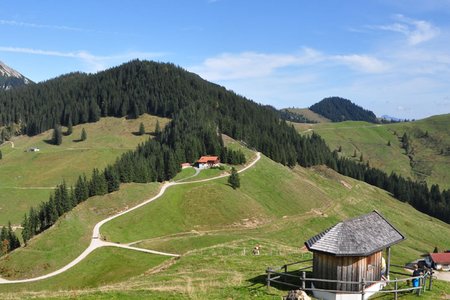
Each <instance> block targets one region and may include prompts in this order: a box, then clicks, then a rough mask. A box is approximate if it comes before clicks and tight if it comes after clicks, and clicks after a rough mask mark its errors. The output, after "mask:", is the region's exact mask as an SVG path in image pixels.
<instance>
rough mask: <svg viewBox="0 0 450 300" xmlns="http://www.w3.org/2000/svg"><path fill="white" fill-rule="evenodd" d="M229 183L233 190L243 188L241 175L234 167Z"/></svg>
mask: <svg viewBox="0 0 450 300" xmlns="http://www.w3.org/2000/svg"><path fill="white" fill-rule="evenodd" d="M228 183H229V184H230V185H231V187H232V188H233V189H237V188H238V187H240V186H241V180H240V178H239V173H238V172H237V171H236V169H235V168H234V167H233V168H231V175H230V177H228Z"/></svg>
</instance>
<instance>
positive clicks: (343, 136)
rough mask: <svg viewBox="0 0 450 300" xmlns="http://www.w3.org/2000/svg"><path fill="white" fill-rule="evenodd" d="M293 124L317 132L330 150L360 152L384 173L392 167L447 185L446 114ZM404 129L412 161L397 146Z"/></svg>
mask: <svg viewBox="0 0 450 300" xmlns="http://www.w3.org/2000/svg"><path fill="white" fill-rule="evenodd" d="M294 126H295V127H296V128H297V130H298V131H299V132H300V133H302V134H308V133H310V132H311V131H314V132H316V133H318V134H319V135H320V136H322V137H323V138H324V139H325V141H326V142H327V144H328V146H329V147H330V149H332V150H334V149H336V150H337V149H339V147H342V152H341V155H344V156H346V157H352V158H353V159H355V160H358V161H359V159H360V156H361V154H362V155H363V160H364V161H369V164H370V165H371V166H372V167H376V168H379V169H382V170H384V171H385V172H387V173H388V174H389V173H390V172H392V171H395V172H396V173H398V174H401V175H403V176H404V177H410V178H412V179H415V180H420V181H421V180H425V181H426V182H427V183H428V184H430V185H431V184H439V186H440V187H441V188H446V189H448V188H450V154H449V155H442V154H441V150H444V151H445V149H449V147H450V115H439V116H433V117H430V118H427V119H423V120H419V121H414V122H403V123H394V124H371V123H366V122H356V121H347V122H340V123H321V124H294ZM405 132H406V133H407V134H408V136H409V137H410V140H411V141H412V146H413V149H414V151H413V155H412V157H413V161H411V160H410V158H409V157H408V156H407V155H406V154H405V150H404V149H403V148H401V141H400V138H401V137H402V135H403V134H404V133H405ZM426 132H428V136H427V137H426V136H425V134H426ZM388 142H390V143H391V146H388ZM355 151H356V157H354V153H355Z"/></svg>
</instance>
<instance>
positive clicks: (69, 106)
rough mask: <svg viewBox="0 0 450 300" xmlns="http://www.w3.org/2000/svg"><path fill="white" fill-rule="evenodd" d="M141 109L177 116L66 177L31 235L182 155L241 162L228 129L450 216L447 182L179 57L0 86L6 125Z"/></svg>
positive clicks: (161, 172) (162, 175) (161, 176)
mask: <svg viewBox="0 0 450 300" xmlns="http://www.w3.org/2000/svg"><path fill="white" fill-rule="evenodd" d="M347 101H348V100H347ZM142 113H150V114H154V115H157V116H162V117H170V118H171V119H172V121H171V122H170V123H169V124H168V125H167V126H166V127H165V128H164V129H163V130H159V129H157V130H155V137H154V139H151V140H148V141H147V142H145V143H143V144H141V145H140V146H138V147H137V149H136V150H134V151H129V152H127V153H125V154H123V155H122V156H121V157H120V158H118V159H117V161H116V162H115V163H114V164H113V165H110V166H108V167H107V168H106V169H105V170H97V169H94V170H93V172H92V176H91V177H90V179H87V178H86V177H85V176H80V178H79V180H78V181H77V183H76V184H75V186H74V187H67V186H66V184H65V183H62V184H61V185H59V186H58V187H57V188H56V190H55V192H54V194H53V195H52V196H51V197H50V199H49V200H48V201H47V202H46V203H43V204H42V205H41V206H40V207H39V208H33V209H31V210H30V212H29V213H28V214H27V215H26V216H25V218H24V221H23V224H22V225H23V227H24V230H23V237H24V241H27V240H28V239H29V238H31V237H32V236H33V235H35V234H37V233H39V232H41V231H43V230H45V229H46V228H48V227H50V226H51V225H52V224H54V223H55V221H56V220H57V218H58V217H59V216H61V215H62V214H64V213H65V212H67V211H69V210H70V209H72V208H73V207H74V206H76V205H77V204H78V203H80V202H82V201H85V200H86V199H87V198H89V197H90V196H94V195H102V194H105V193H108V192H112V191H115V190H117V189H118V188H119V184H120V183H121V182H123V183H124V182H152V181H164V180H169V179H171V178H173V177H174V176H175V175H176V173H177V172H178V171H179V170H180V163H182V162H194V161H195V160H196V159H198V157H199V156H200V155H204V154H210V155H213V154H215V155H220V157H221V159H222V162H225V163H227V162H228V163H232V164H233V163H234V164H238V163H242V162H243V160H242V159H243V154H242V153H239V152H236V151H232V150H230V149H226V148H225V147H224V145H223V141H222V138H221V134H222V133H224V134H227V135H229V136H231V137H232V138H234V139H236V140H239V141H242V142H243V143H245V144H246V145H247V146H248V147H249V148H253V149H256V150H258V151H261V152H262V153H264V154H265V155H267V156H268V157H270V158H271V159H272V160H274V161H276V162H279V163H281V164H283V165H286V166H289V167H293V166H295V165H296V164H300V165H301V166H304V167H310V166H315V165H327V166H328V167H330V168H332V169H334V170H336V171H338V172H339V173H341V174H344V175H347V176H350V177H353V178H356V179H359V180H364V181H366V182H368V183H370V184H373V185H375V186H378V187H380V188H383V189H385V190H387V191H389V192H391V193H392V194H393V195H394V197H396V198H397V199H399V200H400V201H405V202H409V203H410V204H411V205H413V206H414V207H415V208H417V209H419V210H421V211H423V212H425V213H428V214H430V215H432V216H435V217H437V218H439V219H441V220H444V221H446V222H449V223H450V191H443V192H441V191H440V190H439V186H432V187H431V189H429V188H428V187H427V185H426V184H424V183H418V182H414V181H412V180H410V179H405V178H403V177H401V176H398V175H396V174H391V175H387V174H386V173H384V172H383V171H380V170H377V169H374V168H371V167H370V166H368V165H367V164H364V163H359V162H355V161H353V160H349V159H346V158H339V157H338V154H337V152H336V151H334V152H332V151H330V149H329V148H328V147H327V145H326V144H325V141H324V140H323V139H322V138H321V137H320V136H318V135H317V134H314V133H313V134H312V135H304V136H302V135H299V134H298V133H297V132H296V130H295V129H294V128H293V127H292V126H289V125H288V124H287V123H286V122H285V121H284V120H282V119H280V114H279V113H278V111H276V110H275V109H273V108H271V107H267V106H263V105H259V104H256V103H255V102H253V101H250V100H248V99H245V98H244V97H241V96H239V95H236V94H234V93H233V92H230V91H227V90H226V89H225V88H223V87H220V86H218V85H215V84H212V83H209V82H207V81H205V80H203V79H201V78H200V77H199V76H197V75H195V74H193V73H189V72H187V71H185V70H183V69H181V68H179V67H176V66H174V65H172V64H163V63H155V62H145V61H144V62H142V61H137V60H136V61H132V62H130V63H127V64H124V65H122V66H119V67H116V68H112V69H110V70H107V71H104V72H100V73H98V74H94V75H87V74H80V73H74V74H69V75H65V76H61V77H59V78H56V79H53V80H49V81H47V82H44V83H40V84H36V85H33V86H29V87H27V88H23V89H20V90H17V91H6V92H2V93H0V126H11V125H13V124H19V125H20V128H21V130H22V132H23V133H26V134H28V135H34V134H38V133H40V132H42V131H44V130H47V129H50V128H57V127H58V126H59V125H63V126H69V125H70V126H72V125H77V124H81V123H86V122H95V121H97V120H98V119H99V118H100V117H102V116H116V117H123V116H127V117H129V118H136V117H137V116H139V115H140V114H142ZM369 115H370V114H369ZM327 117H329V116H327Z"/></svg>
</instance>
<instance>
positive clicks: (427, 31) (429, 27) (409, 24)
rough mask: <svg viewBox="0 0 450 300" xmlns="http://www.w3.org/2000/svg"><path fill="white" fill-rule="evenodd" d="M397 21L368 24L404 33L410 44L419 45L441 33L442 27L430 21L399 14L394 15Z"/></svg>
mask: <svg viewBox="0 0 450 300" xmlns="http://www.w3.org/2000/svg"><path fill="white" fill-rule="evenodd" d="M394 19H395V20H397V22H396V23H393V24H387V25H378V26H367V27H368V28H371V29H378V30H386V31H392V32H398V33H401V34H403V35H404V36H405V37H406V39H407V41H408V44H409V45H412V46H414V45H418V44H421V43H424V42H426V41H429V40H431V39H433V38H435V37H436V36H438V35H439V33H440V29H439V28H438V27H436V26H434V25H433V24H431V23H430V22H427V21H424V20H416V19H412V18H408V17H405V16H404V15H401V14H398V15H395V16H394Z"/></svg>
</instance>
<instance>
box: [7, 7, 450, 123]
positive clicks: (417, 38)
mask: <svg viewBox="0 0 450 300" xmlns="http://www.w3.org/2000/svg"><path fill="white" fill-rule="evenodd" d="M0 7H1V9H0V60H1V61H3V62H5V63H6V64H8V65H9V66H11V67H13V68H15V69H16V70H18V71H19V72H21V73H23V74H24V75H25V76H27V77H29V78H30V79H32V80H34V81H43V80H47V79H50V78H53V77H56V76H58V75H61V74H64V73H67V72H73V71H83V72H96V71H99V70H103V69H106V68H108V67H111V66H115V65H119V64H121V63H123V62H127V61H129V60H131V59H134V58H140V59H149V60H156V61H162V62H172V63H175V64H177V65H179V66H181V67H183V68H185V69H187V70H190V71H193V72H196V73H198V74H199V75H201V76H202V77H203V78H205V79H207V80H210V81H213V82H216V83H219V84H221V85H224V86H225V87H227V88H229V89H232V90H234V91H235V92H237V93H239V94H241V95H244V96H246V97H248V98H250V99H253V100H255V101H257V102H260V103H264V104H271V105H273V106H275V107H277V108H283V107H308V106H310V105H312V104H314V103H315V102H317V101H319V100H321V99H322V98H324V97H328V96H341V97H345V98H348V99H351V100H352V101H353V102H355V103H357V104H359V105H361V106H363V107H365V108H368V109H371V110H373V111H374V112H375V113H376V114H377V115H382V114H389V115H392V116H397V117H402V118H423V117H427V116H430V115H435V114H442V113H450V1H437V0H436V1H434V0H427V1H413V0H411V1H404V0H396V1H387V0H386V1H384V0H379V1H300V0H296V1H295V0H292V1H283V0H278V1H275V0H273V1H272V0H264V1H263V0H259V1H256V0H190V1H188V0H178V1H175V0H154V1H151V0H148V1H144V0H142V1H134V0H129V1H115V0H108V1H106V0H98V1H81V0H79V1H70V0H67V1H57V0H53V1H49V0H40V1H20V0H15V1H3V0H0Z"/></svg>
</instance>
